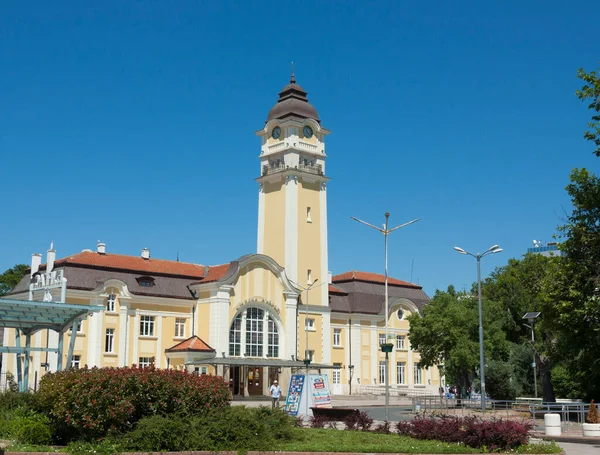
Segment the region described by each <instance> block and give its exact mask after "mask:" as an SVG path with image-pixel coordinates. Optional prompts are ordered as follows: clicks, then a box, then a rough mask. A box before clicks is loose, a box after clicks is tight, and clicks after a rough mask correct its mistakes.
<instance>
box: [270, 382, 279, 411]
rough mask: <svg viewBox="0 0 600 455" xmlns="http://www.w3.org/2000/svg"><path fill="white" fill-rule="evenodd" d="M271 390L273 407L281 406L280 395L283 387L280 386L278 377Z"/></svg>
mask: <svg viewBox="0 0 600 455" xmlns="http://www.w3.org/2000/svg"><path fill="white" fill-rule="evenodd" d="M269 392H270V393H271V409H275V407H279V397H280V396H281V387H279V383H278V382H277V379H275V380H274V381H273V385H271V388H270V389H269Z"/></svg>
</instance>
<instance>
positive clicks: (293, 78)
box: [290, 62, 296, 84]
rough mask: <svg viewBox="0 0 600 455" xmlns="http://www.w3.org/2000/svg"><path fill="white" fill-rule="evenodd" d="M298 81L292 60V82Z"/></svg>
mask: <svg viewBox="0 0 600 455" xmlns="http://www.w3.org/2000/svg"><path fill="white" fill-rule="evenodd" d="M295 83H296V77H295V76H294V62H292V76H291V77H290V84H295Z"/></svg>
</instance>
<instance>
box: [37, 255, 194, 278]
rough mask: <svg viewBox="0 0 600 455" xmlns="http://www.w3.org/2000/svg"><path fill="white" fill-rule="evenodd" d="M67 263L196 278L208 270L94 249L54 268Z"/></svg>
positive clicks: (179, 263) (189, 264)
mask: <svg viewBox="0 0 600 455" xmlns="http://www.w3.org/2000/svg"><path fill="white" fill-rule="evenodd" d="M67 265H74V266H80V267H90V268H95V269H107V270H124V271H127V272H139V273H147V274H151V275H169V276H180V277H189V278H196V279H197V278H203V277H204V275H205V272H206V266H204V265H201V264H192V263H189V262H179V261H167V260H164V259H154V258H149V259H144V258H142V257H141V256H125V255H122V254H111V253H105V254H101V253H96V252H93V251H82V252H81V253H77V254H74V255H71V256H67V257H65V258H62V259H59V260H57V261H56V262H55V263H54V268H58V267H63V266H67ZM45 269H46V264H43V265H41V266H40V270H45Z"/></svg>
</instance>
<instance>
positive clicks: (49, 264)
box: [46, 242, 56, 273]
mask: <svg viewBox="0 0 600 455" xmlns="http://www.w3.org/2000/svg"><path fill="white" fill-rule="evenodd" d="M55 259H56V250H55V249H54V242H50V249H49V250H48V254H47V255H46V273H50V272H52V270H53V269H54V260H55Z"/></svg>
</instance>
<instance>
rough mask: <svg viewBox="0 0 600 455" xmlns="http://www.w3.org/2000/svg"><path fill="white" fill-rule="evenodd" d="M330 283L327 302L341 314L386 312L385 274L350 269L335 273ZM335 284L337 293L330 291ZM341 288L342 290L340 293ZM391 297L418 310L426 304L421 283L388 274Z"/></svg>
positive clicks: (425, 296)
mask: <svg viewBox="0 0 600 455" xmlns="http://www.w3.org/2000/svg"><path fill="white" fill-rule="evenodd" d="M332 281H333V285H330V287H329V289H330V293H329V303H330V306H331V310H332V311H337V312H340V313H360V314H377V315H381V314H384V312H385V276H384V275H380V274H377V273H370V272H360V271H356V270H353V271H350V272H345V273H342V274H340V275H336V276H334V277H333V279H332ZM332 286H335V288H334V289H335V290H336V291H337V292H332V291H331V289H332ZM339 290H342V291H343V292H339ZM388 296H389V298H390V299H393V300H395V299H406V300H409V301H410V302H412V303H413V304H414V305H415V306H416V307H417V308H418V309H419V310H421V309H422V308H423V306H425V305H427V304H428V303H429V297H427V294H425V293H424V292H423V289H422V287H421V286H419V285H417V284H413V283H409V282H408V281H402V280H398V279H396V278H391V277H388Z"/></svg>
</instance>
